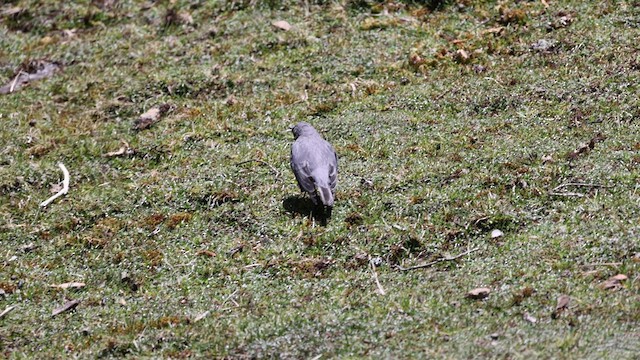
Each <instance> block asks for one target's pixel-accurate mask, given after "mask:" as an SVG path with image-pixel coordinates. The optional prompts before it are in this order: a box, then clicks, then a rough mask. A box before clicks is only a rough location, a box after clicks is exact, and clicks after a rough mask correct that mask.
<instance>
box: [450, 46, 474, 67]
mask: <svg viewBox="0 0 640 360" xmlns="http://www.w3.org/2000/svg"><path fill="white" fill-rule="evenodd" d="M469 59H471V56H470V55H469V53H468V52H467V51H466V50H464V49H458V50H456V52H455V53H454V54H453V60H455V62H457V63H458V64H466V63H468V62H469Z"/></svg>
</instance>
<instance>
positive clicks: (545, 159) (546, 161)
mask: <svg viewBox="0 0 640 360" xmlns="http://www.w3.org/2000/svg"><path fill="white" fill-rule="evenodd" d="M542 163H543V164H551V163H553V156H551V155H544V156H542Z"/></svg>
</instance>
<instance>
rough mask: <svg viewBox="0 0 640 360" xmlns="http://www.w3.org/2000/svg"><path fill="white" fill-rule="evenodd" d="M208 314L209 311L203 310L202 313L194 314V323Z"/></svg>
mask: <svg viewBox="0 0 640 360" xmlns="http://www.w3.org/2000/svg"><path fill="white" fill-rule="evenodd" d="M208 315H209V311H205V312H203V313H202V314H200V315H198V316H196V318H195V319H193V322H194V323H197V322H198V321H200V320H202V319H204V318H205V317H207V316H208Z"/></svg>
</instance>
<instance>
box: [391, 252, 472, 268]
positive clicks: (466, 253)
mask: <svg viewBox="0 0 640 360" xmlns="http://www.w3.org/2000/svg"><path fill="white" fill-rule="evenodd" d="M478 250H480V248H473V249H471V250H467V251H465V252H463V253H461V254H458V255H456V256H445V257H443V258H440V259H438V260H434V261H430V262H428V263H424V264H420V265H416V266H411V267H408V268H404V267H402V266H400V265H396V269H398V270H400V271H409V270H416V269H422V268H426V267H430V266H433V265H435V264H438V263H441V262H445V261H453V260H456V259H459V258H461V257H463V256H465V255H469V254H471V253H472V252H474V251H478Z"/></svg>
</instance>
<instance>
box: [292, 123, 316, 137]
mask: <svg viewBox="0 0 640 360" xmlns="http://www.w3.org/2000/svg"><path fill="white" fill-rule="evenodd" d="M291 132H293V138H294V139H297V138H299V137H300V136H307V135H313V134H317V133H318V132H317V131H316V129H314V128H313V126H311V124H309V123H306V122H304V121H303V122H299V123H298V124H297V125H296V126H294V127H293V128H292V129H291Z"/></svg>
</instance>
